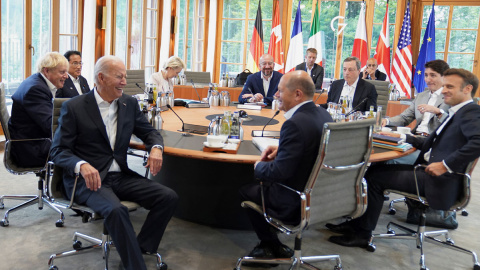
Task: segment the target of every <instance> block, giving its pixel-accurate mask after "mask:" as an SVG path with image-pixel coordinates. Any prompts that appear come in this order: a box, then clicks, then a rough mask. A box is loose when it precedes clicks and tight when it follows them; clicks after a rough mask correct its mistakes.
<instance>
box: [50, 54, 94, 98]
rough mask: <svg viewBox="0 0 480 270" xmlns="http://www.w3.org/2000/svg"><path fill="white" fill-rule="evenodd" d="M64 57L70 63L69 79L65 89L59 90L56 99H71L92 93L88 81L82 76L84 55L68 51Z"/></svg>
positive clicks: (66, 81)
mask: <svg viewBox="0 0 480 270" xmlns="http://www.w3.org/2000/svg"><path fill="white" fill-rule="evenodd" d="M64 56H65V58H67V60H68V63H69V67H68V78H67V80H65V85H64V86H63V88H61V89H58V91H57V94H56V96H55V97H57V98H71V97H75V96H78V95H82V94H85V93H87V92H88V91H90V87H89V86H88V82H87V80H86V79H85V78H84V77H83V76H82V75H81V74H82V66H83V62H82V54H81V53H80V52H79V51H68V52H66V53H65V54H64Z"/></svg>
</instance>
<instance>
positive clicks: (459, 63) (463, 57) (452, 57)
mask: <svg viewBox="0 0 480 270" xmlns="http://www.w3.org/2000/svg"><path fill="white" fill-rule="evenodd" d="M473 60H474V55H473V54H450V53H449V54H448V57H447V63H448V64H449V65H450V66H451V67H461V68H464V69H466V70H469V71H473Z"/></svg>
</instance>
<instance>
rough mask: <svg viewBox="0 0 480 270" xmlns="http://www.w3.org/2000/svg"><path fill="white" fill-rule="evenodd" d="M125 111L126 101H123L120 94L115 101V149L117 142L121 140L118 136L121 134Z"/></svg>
mask: <svg viewBox="0 0 480 270" xmlns="http://www.w3.org/2000/svg"><path fill="white" fill-rule="evenodd" d="M126 112H127V103H126V102H125V98H124V97H123V96H121V97H120V98H119V99H118V103H117V137H116V138H115V149H118V148H117V144H118V143H120V142H121V138H120V136H122V134H123V133H122V127H123V123H124V122H125V114H126Z"/></svg>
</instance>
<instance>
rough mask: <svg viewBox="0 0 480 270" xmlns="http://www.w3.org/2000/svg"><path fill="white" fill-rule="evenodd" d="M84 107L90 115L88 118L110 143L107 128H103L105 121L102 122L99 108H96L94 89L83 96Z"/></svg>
mask: <svg viewBox="0 0 480 270" xmlns="http://www.w3.org/2000/svg"><path fill="white" fill-rule="evenodd" d="M85 103H86V104H85V109H86V111H87V113H88V115H89V116H90V119H91V120H92V122H93V123H95V125H96V126H97V128H98V130H100V133H102V135H103V137H104V138H105V140H107V142H108V144H109V145H110V140H109V139H108V135H107V130H106V128H105V123H103V119H102V116H101V115H100V110H99V109H98V105H97V101H96V100H95V95H94V91H91V92H89V93H88V94H87V97H86V98H85Z"/></svg>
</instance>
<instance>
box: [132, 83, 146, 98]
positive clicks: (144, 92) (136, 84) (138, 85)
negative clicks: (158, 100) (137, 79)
mask: <svg viewBox="0 0 480 270" xmlns="http://www.w3.org/2000/svg"><path fill="white" fill-rule="evenodd" d="M135 85H136V86H137V87H138V88H140V89H142V91H143V92H144V93H145V94H147V95H148V92H147V91H145V90H144V89H143V88H142V87H141V86H140V85H139V84H138V83H135Z"/></svg>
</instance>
